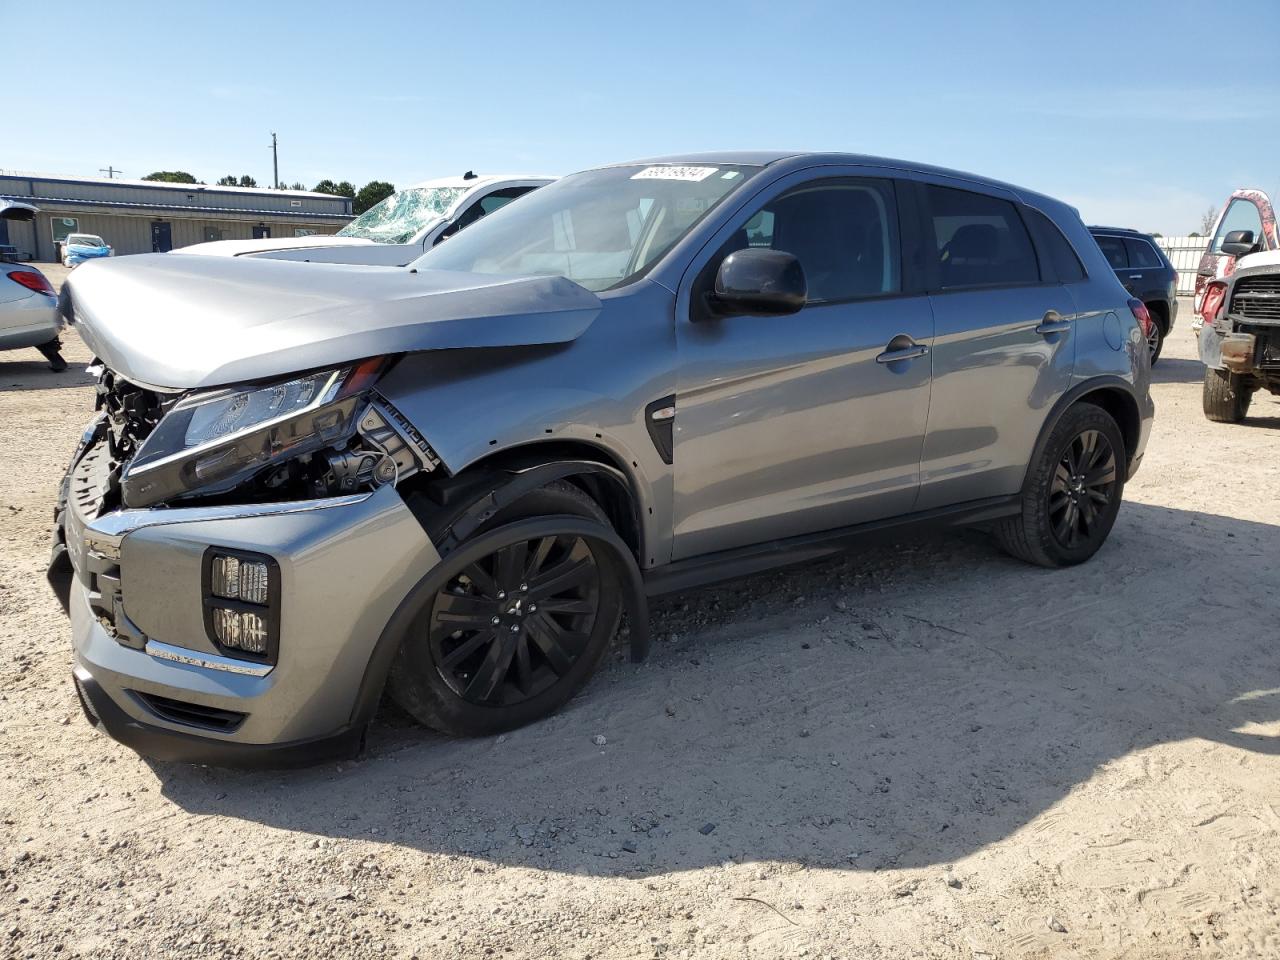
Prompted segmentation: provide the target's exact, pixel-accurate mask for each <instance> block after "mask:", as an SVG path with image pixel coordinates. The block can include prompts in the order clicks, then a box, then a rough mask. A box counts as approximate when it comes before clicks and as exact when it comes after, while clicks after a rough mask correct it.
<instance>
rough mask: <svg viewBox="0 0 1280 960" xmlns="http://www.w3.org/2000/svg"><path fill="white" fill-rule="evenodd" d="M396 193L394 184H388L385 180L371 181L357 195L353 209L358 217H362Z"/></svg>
mask: <svg viewBox="0 0 1280 960" xmlns="http://www.w3.org/2000/svg"><path fill="white" fill-rule="evenodd" d="M395 192H396V186H395V184H394V183H387V181H385V180H370V181H369V182H368V183H366V184H365V185H364V186H363V187H361V188H360V192H359V193H357V194H356V199H355V202H354V203H353V204H352V205H351V209H352V211H353V212H354V213H355V215H356V216H360V214H362V213H364V212H365V211H366V210H368V209H369V208H370V207H372V206H373V205H374V204H375V203H379V202H380V201H382V200H385V199H386V198H387V197H389V196H391V195H392V194H393V193H395Z"/></svg>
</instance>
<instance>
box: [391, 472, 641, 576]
mask: <svg viewBox="0 0 1280 960" xmlns="http://www.w3.org/2000/svg"><path fill="white" fill-rule="evenodd" d="M574 477H597V478H600V479H602V480H604V481H605V482H607V483H611V484H613V485H614V486H615V487H616V489H617V491H618V493H620V494H621V495H622V497H623V499H624V500H625V502H626V504H627V507H628V511H629V513H630V516H629V517H628V518H626V519H627V520H628V522H629V524H630V529H631V531H632V532H633V535H634V537H635V543H634V545H633V547H634V553H635V555H636V557H637V558H639V557H642V556H643V555H644V524H643V523H642V522H641V519H640V513H639V510H640V506H639V501H638V499H637V497H636V494H635V489H634V487H633V486H632V482H631V478H630V477H629V476H627V474H625V473H624V472H623V471H622V470H620V469H619V468H617V467H614V466H611V465H610V464H607V463H601V462H599V461H597V460H586V459H547V457H546V456H545V455H539V454H538V452H537V451H536V450H530V451H529V452H528V453H526V454H523V455H518V456H516V457H515V458H514V459H510V460H505V461H504V462H503V463H502V464H501V465H496V466H494V467H492V468H491V469H483V468H482V469H480V470H478V471H475V472H466V471H464V472H463V473H460V474H457V475H455V476H453V477H449V478H447V479H443V480H440V481H437V482H435V483H431V478H430V475H427V476H426V477H424V478H423V480H424V482H423V483H420V484H419V485H417V486H408V487H397V490H398V491H399V492H400V495H401V498H402V499H403V500H404V502H405V506H407V507H408V508H409V510H410V512H412V513H413V515H414V517H415V518H416V519H417V520H418V523H419V524H421V526H422V529H423V530H424V531H425V532H426V534H427V536H428V537H429V538H430V539H431V542H432V543H433V544H434V545H435V547H436V549H437V550H438V551H439V552H440V556H441V557H444V556H447V555H448V554H449V553H450V552H452V551H453V550H454V549H455V548H456V547H457V546H458V545H459V544H460V543H462V542H463V541H465V540H466V539H467V537H469V536H470V535H471V534H472V533H473V532H474V531H475V530H476V529H478V528H479V527H480V526H481V525H483V524H484V523H486V522H488V520H489V519H490V518H492V517H493V516H494V515H495V514H496V513H497V512H498V511H499V510H502V509H503V508H505V507H508V506H510V505H511V504H513V503H515V502H516V501H517V500H519V499H520V498H521V497H524V496H526V495H528V494H530V493H532V492H533V491H535V490H537V489H539V488H541V487H545V486H546V485H547V484H549V483H554V482H555V481H556V480H568V479H572V478H574ZM433 494H434V495H433ZM601 506H602V507H604V506H605V505H604V504H601Z"/></svg>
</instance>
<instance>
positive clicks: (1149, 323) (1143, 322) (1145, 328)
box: [1129, 297, 1156, 337]
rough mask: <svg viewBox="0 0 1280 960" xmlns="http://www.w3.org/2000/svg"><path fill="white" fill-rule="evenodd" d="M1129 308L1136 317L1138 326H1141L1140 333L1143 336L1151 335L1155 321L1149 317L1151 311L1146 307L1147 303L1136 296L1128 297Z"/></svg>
mask: <svg viewBox="0 0 1280 960" xmlns="http://www.w3.org/2000/svg"><path fill="white" fill-rule="evenodd" d="M1129 310H1130V311H1132V313H1133V315H1134V317H1135V318H1136V319H1137V321H1138V326H1140V327H1141V328H1142V335H1143V336H1144V337H1149V336H1151V334H1152V332H1153V331H1154V330H1155V328H1156V322H1155V321H1154V320H1152V319H1151V311H1150V310H1148V309H1147V305H1146V304H1145V303H1143V302H1142V301H1141V300H1139V299H1138V298H1137V297H1130V298H1129Z"/></svg>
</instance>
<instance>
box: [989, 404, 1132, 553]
mask: <svg viewBox="0 0 1280 960" xmlns="http://www.w3.org/2000/svg"><path fill="white" fill-rule="evenodd" d="M1127 463H1128V459H1127V457H1126V454H1125V446H1124V437H1123V436H1122V435H1121V433H1120V428H1119V427H1118V426H1117V425H1116V422H1115V420H1114V419H1112V417H1111V414H1109V413H1107V411H1105V410H1103V409H1102V408H1101V407H1097V406H1094V405H1093V404H1091V403H1078V404H1076V405H1075V406H1073V407H1070V408H1069V409H1068V410H1067V412H1066V413H1064V414H1063V415H1062V418H1061V419H1060V420H1059V421H1058V423H1057V424H1056V425H1055V426H1054V428H1053V430H1052V431H1051V432H1050V434H1049V439H1048V441H1047V442H1046V443H1045V445H1044V450H1043V452H1042V453H1041V454H1040V456H1039V458H1038V459H1037V461H1036V462H1035V463H1033V464H1031V468H1030V470H1029V471H1028V473H1027V479H1026V482H1025V483H1024V484H1023V488H1022V504H1021V511H1020V512H1019V513H1018V514H1017V515H1016V516H1013V517H1009V518H1008V519H1005V520H1001V521H1000V522H999V523H998V524H997V525H996V528H995V533H996V539H997V540H998V541H999V542H1000V545H1001V546H1002V547H1003V548H1004V549H1005V550H1006V551H1007V552H1008V553H1010V554H1012V555H1013V556H1015V557H1017V558H1018V559H1019V560H1025V561H1026V562H1027V563H1034V564H1037V565H1038V566H1042V567H1068V566H1073V565H1075V564H1077V563H1084V561H1086V560H1088V559H1089V558H1090V557H1092V556H1093V555H1094V554H1095V553H1097V552H1098V549H1099V548H1100V547H1101V546H1102V544H1103V543H1104V542H1105V541H1106V539H1107V535H1108V534H1109V533H1110V532H1111V528H1112V526H1114V525H1115V522H1116V515H1117V514H1118V513H1119V512H1120V501H1121V498H1122V496H1123V495H1124V481H1125V472H1126V470H1125V467H1126V464H1127Z"/></svg>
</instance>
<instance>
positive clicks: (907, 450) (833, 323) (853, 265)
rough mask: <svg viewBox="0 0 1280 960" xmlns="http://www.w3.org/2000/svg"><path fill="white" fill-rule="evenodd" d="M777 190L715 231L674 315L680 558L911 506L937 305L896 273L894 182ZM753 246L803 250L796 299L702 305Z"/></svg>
mask: <svg viewBox="0 0 1280 960" xmlns="http://www.w3.org/2000/svg"><path fill="white" fill-rule="evenodd" d="M796 180H799V182H798V183H797V182H795V181H796ZM772 193H773V196H772V197H771V198H768V199H765V200H763V201H762V202H761V203H760V204H758V205H756V206H755V207H754V208H753V209H752V210H749V211H744V213H743V214H742V215H741V216H740V217H739V218H738V219H737V220H736V221H735V222H734V223H731V224H729V225H727V226H726V228H725V229H724V230H723V231H722V232H721V233H720V234H719V235H718V236H719V237H720V238H721V240H722V243H723V245H722V246H720V247H719V249H718V250H717V252H716V254H715V255H714V256H713V257H712V258H711V259H710V261H709V262H708V263H707V264H706V265H705V267H704V268H702V269H701V270H700V272H699V274H698V278H697V280H695V281H694V282H693V290H692V292H691V295H690V298H689V302H690V308H689V315H688V316H685V317H680V318H677V323H676V336H677V347H678V351H679V362H680V375H679V381H678V384H679V390H678V393H677V399H676V417H675V456H674V470H675V526H674V539H673V558H674V559H681V558H684V557H690V556H697V555H700V554H706V553H712V552H715V551H718V550H724V549H729V548H732V547H737V546H744V545H748V544H755V543H764V542H768V541H772V540H778V539H783V538H786V537H791V536H796V535H799V534H805V533H811V532H815V531H821V530H828V529H834V528H837V527H842V526H846V525H850V524H855V523H860V522H864V521H869V520H876V519H879V518H883V517H887V516H892V515H896V514H900V513H907V512H909V511H910V510H911V509H912V505H913V502H914V500H915V497H916V493H917V489H918V486H919V467H920V450H921V444H922V441H923V437H924V431H925V422H926V418H927V414H928V410H929V380H930V357H929V353H928V350H929V345H930V343H931V342H932V339H933V318H932V314H931V312H930V309H929V301H928V298H927V297H926V296H924V295H923V294H915V295H912V294H909V293H907V291H908V290H910V285H909V282H908V283H904V278H903V272H902V256H901V245H900V231H899V221H900V218H899V213H898V206H897V200H896V191H895V187H894V183H893V182H892V181H891V180H888V179H870V178H859V177H841V178H836V179H823V180H808V181H806V180H804V178H803V177H800V178H792V180H791V181H788V182H786V183H784V184H779V185H777V186H776V187H775V188H774V190H773V191H772ZM747 246H752V247H768V248H772V249H776V250H782V251H786V252H788V253H791V254H793V255H794V256H795V257H797V258H798V259H799V261H800V264H801V266H802V267H803V269H804V272H805V276H806V280H807V283H808V293H809V302H808V304H807V305H806V306H805V307H804V308H803V309H802V310H801V311H800V312H799V313H797V314H795V315H793V316H789V317H746V316H726V317H710V316H706V315H703V314H702V313H701V312H700V310H699V304H701V303H702V302H703V300H702V298H703V295H704V294H705V292H706V291H708V290H710V289H711V285H712V284H713V283H714V277H715V272H716V269H717V268H718V267H719V264H720V262H721V261H722V260H723V259H724V257H725V256H727V255H728V254H729V253H731V252H733V251H734V250H738V249H742V248H744V247H747Z"/></svg>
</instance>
